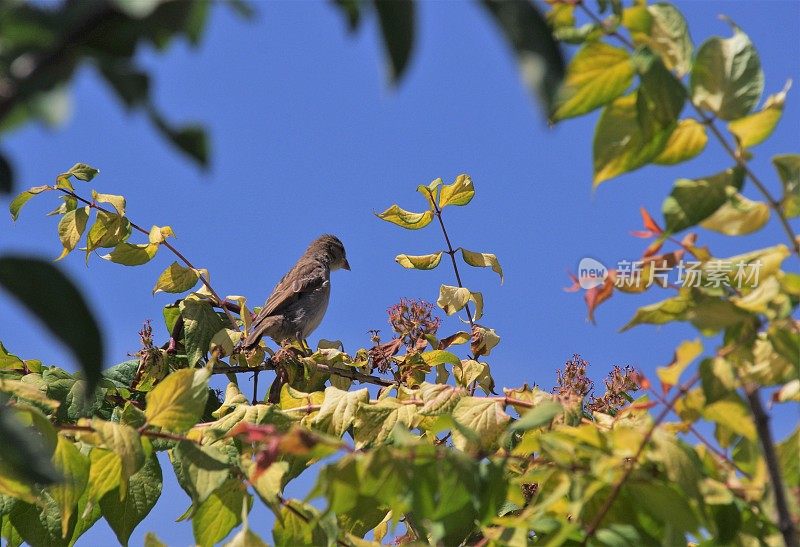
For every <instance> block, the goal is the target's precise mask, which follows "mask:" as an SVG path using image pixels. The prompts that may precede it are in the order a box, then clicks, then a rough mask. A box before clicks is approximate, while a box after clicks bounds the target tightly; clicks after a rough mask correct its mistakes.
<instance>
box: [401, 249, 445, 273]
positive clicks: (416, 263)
mask: <svg viewBox="0 0 800 547" xmlns="http://www.w3.org/2000/svg"><path fill="white" fill-rule="evenodd" d="M394 260H395V262H397V263H398V264H400V265H401V266H402V267H404V268H414V269H416V270H432V269H434V268H435V267H436V266H438V265H439V262H441V260H442V251H439V252H438V253H433V254H429V255H417V256H415V255H397V256H396V257H395V259H394Z"/></svg>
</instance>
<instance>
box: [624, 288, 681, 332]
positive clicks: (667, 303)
mask: <svg viewBox="0 0 800 547" xmlns="http://www.w3.org/2000/svg"><path fill="white" fill-rule="evenodd" d="M690 308H691V300H690V299H689V298H688V297H687V296H686V295H683V294H682V295H679V296H676V297H674V298H667V299H666V300H661V301H660V302H655V303H653V304H650V305H648V306H642V307H641V308H639V309H637V310H636V314H635V315H634V316H633V318H632V319H631V320H630V321H628V323H627V324H626V325H625V326H624V327H622V329H620V330H621V331H622V332H624V331H626V330H628V329H630V328H632V327H634V326H636V325H642V324H644V323H649V324H651V325H663V324H664V323H671V322H672V321H685V320H686V315H687V312H688V310H689V309H690Z"/></svg>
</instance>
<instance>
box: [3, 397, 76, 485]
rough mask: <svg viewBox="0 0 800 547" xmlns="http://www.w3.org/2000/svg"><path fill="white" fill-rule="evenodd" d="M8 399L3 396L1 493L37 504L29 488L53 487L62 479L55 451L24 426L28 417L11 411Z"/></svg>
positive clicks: (34, 431) (34, 432)
mask: <svg viewBox="0 0 800 547" xmlns="http://www.w3.org/2000/svg"><path fill="white" fill-rule="evenodd" d="M7 400H8V399H7V397H6V396H5V395H0V402H1V403H2V405H0V438H2V439H3V442H2V443H0V494H5V495H9V496H13V497H17V498H21V499H27V500H28V501H33V497H34V496H33V495H32V492H31V491H30V489H29V485H32V484H33V483H34V482H35V483H38V484H43V485H49V484H53V483H55V482H57V481H59V480H60V479H61V478H62V476H61V474H60V473H59V471H58V470H57V469H56V467H54V466H53V464H52V463H51V461H50V454H51V451H52V449H50V450H48V449H47V447H46V444H45V442H44V441H43V439H42V436H41V435H40V434H38V433H37V431H36V430H35V429H33V428H29V427H25V425H23V422H22V421H21V420H20V418H23V417H24V414H23V413H19V412H15V411H13V410H11V409H10V408H8V407H7V406H6V403H7ZM31 412H37V413H38V411H36V410H32V411H31ZM45 422H47V421H46V420H45ZM48 425H49V424H48ZM51 429H52V428H51Z"/></svg>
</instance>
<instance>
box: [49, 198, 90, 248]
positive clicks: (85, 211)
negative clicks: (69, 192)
mask: <svg viewBox="0 0 800 547" xmlns="http://www.w3.org/2000/svg"><path fill="white" fill-rule="evenodd" d="M88 220H89V206H88V205H87V206H86V207H81V208H80V209H74V210H72V211H68V212H67V213H65V214H64V216H63V217H61V220H60V221H59V223H58V238H59V239H60V240H61V245H63V246H64V250H63V251H62V252H61V256H59V257H58V258H57V259H56V260H61V259H62V258H64V257H65V256H67V254H69V252H70V251H72V249H74V248H75V245H77V244H78V241H80V239H81V236H82V235H83V231H84V229H86V222H87V221H88Z"/></svg>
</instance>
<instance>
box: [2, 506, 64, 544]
mask: <svg viewBox="0 0 800 547" xmlns="http://www.w3.org/2000/svg"><path fill="white" fill-rule="evenodd" d="M37 503H38V504H37V505H33V504H30V503H25V502H23V501H17V502H16V503H15V504H14V506H13V507H12V509H11V514H10V515H9V516H10V517H11V524H12V526H14V528H16V530H17V531H18V532H19V534H20V535H21V536H22V539H23V540H25V542H26V543H27V544H28V545H35V546H37V547H38V546H39V545H43V546H47V547H62V546H63V547H66V546H67V544H68V540H67V539H64V538H63V537H62V535H61V515H60V513H59V510H58V505H57V504H56V502H55V500H54V499H53V498H52V497H51V496H50V495H49V494H47V493H43V494H42V496H41V499H39V500H38V502H37ZM67 537H69V536H67Z"/></svg>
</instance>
